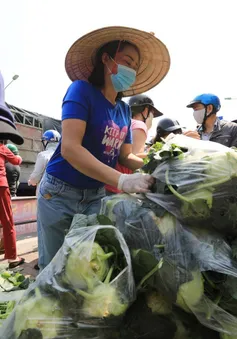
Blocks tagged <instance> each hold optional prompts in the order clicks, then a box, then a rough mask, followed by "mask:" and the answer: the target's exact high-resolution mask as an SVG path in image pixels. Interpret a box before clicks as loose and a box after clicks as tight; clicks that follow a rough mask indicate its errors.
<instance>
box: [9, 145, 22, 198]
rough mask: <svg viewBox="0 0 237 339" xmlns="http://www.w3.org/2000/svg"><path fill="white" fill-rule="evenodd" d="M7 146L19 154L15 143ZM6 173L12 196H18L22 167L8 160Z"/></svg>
mask: <svg viewBox="0 0 237 339" xmlns="http://www.w3.org/2000/svg"><path fill="white" fill-rule="evenodd" d="M6 146H7V148H8V149H9V150H10V151H11V152H12V153H13V154H15V155H19V151H18V148H17V147H16V146H15V145H13V144H6ZM6 174H7V181H8V185H9V190H10V194H11V197H16V193H17V188H18V186H19V179H20V174H21V169H20V166H19V165H13V164H11V163H10V162H6Z"/></svg>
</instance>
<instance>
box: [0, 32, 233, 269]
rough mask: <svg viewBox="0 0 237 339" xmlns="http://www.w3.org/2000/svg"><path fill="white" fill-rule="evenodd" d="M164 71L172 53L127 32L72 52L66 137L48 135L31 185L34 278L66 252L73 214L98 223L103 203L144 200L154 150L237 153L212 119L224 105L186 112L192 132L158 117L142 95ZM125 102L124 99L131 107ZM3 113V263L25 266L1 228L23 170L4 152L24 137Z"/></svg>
mask: <svg viewBox="0 0 237 339" xmlns="http://www.w3.org/2000/svg"><path fill="white" fill-rule="evenodd" d="M141 37H142V39H141ZM78 51H79V52H78ZM169 63H170V58H169V53H168V50H167V49H166V47H165V45H164V44H163V43H162V42H161V41H160V40H158V39H157V38H156V37H155V36H154V35H153V34H152V33H146V32H143V31H138V30H135V29H132V28H127V27H120V28H119V29H118V28H117V27H106V28H103V29H100V30H96V31H93V32H91V33H89V34H87V35H85V36H83V37H81V38H80V39H78V40H77V41H76V42H75V43H74V44H73V45H72V47H71V48H70V49H69V51H68V53H67V56H66V71H67V74H68V76H69V78H70V79H71V80H72V84H71V85H70V86H69V88H68V90H67V92H66V94H65V96H64V98H63V104H62V136H60V135H59V134H58V133H57V132H56V131H52V130H50V131H46V132H45V133H44V135H43V143H44V148H45V149H44V151H42V152H41V153H39V155H38V158H37V161H36V164H35V169H34V171H33V173H32V174H31V176H30V178H29V182H28V183H29V185H37V203H38V207H37V230H38V252H39V260H38V265H39V268H40V270H43V269H44V268H45V267H46V266H47V265H48V264H49V263H50V261H51V260H52V258H53V257H54V255H55V254H56V253H57V251H58V250H59V249H60V247H61V246H62V244H63V241H64V237H65V232H66V230H68V229H69V228H70V224H71V221H72V218H73V216H74V215H75V214H76V213H83V214H86V215H89V214H93V213H98V212H99V210H100V204H101V199H102V198H103V197H104V196H105V195H106V194H107V195H110V194H117V193H120V192H125V193H146V192H148V191H149V190H150V187H151V186H152V184H153V178H152V176H151V175H144V174H142V173H139V171H137V170H138V169H140V168H141V167H142V166H143V158H144V157H145V156H146V154H147V151H148V150H149V147H150V146H151V145H152V144H153V143H156V142H160V141H162V140H163V139H164V138H166V137H167V136H168V135H169V134H170V133H175V134H176V133H180V134H181V133H183V134H185V135H186V136H188V137H192V138H196V139H200V140H210V141H214V142H218V143H221V144H223V145H225V146H228V147H232V146H235V147H237V124H235V123H233V122H228V121H224V120H220V119H219V118H218V117H217V113H218V112H219V110H220V108H221V104H220V100H219V98H218V97H217V96H216V95H214V94H201V95H198V96H196V97H195V98H194V99H193V100H192V101H191V102H190V103H189V104H188V105H187V107H189V108H192V109H193V116H194V119H195V121H196V123H197V129H196V130H194V131H189V130H188V131H187V130H183V128H182V126H180V124H179V123H178V121H177V120H174V119H172V118H170V117H168V116H163V113H161V112H160V111H159V110H158V109H157V108H156V105H155V104H154V102H153V99H151V98H150V97H149V96H147V95H144V94H142V93H144V92H147V91H148V90H149V89H151V88H153V87H154V86H156V85H157V84H159V82H160V81H161V80H162V79H163V78H164V76H165V75H166V74H167V72H168V70H169ZM2 88H3V87H2ZM124 97H130V99H129V101H128V104H127V103H126V102H125V101H124V100H123V99H122V98H124ZM0 111H1V115H0V122H1V123H0V128H2V125H1V124H3V130H2V129H0V140H2V141H0V185H1V186H0V189H1V199H0V208H1V212H0V221H1V223H2V225H3V230H4V229H5V231H4V245H5V248H6V249H7V250H6V251H5V258H6V259H8V260H9V265H19V264H21V263H22V262H23V259H22V258H18V257H17V254H16V251H15V249H14V250H12V248H13V247H14V246H15V233H14V232H15V231H14V225H13V221H9V220H6V218H5V219H4V217H3V212H2V211H3V210H4V211H5V207H4V206H5V205H7V206H8V211H6V213H9V215H10V214H11V213H10V211H9V208H10V207H9V206H10V198H9V196H10V195H9V188H10V190H11V192H12V196H15V194H16V190H17V183H18V182H19V167H17V166H19V165H20V162H21V158H20V156H19V155H18V150H17V147H16V146H14V145H12V144H10V145H6V146H5V145H4V142H5V140H11V141H12V142H13V143H15V144H19V143H22V140H16V139H15V137H16V136H17V137H18V138H20V136H19V134H18V132H17V131H16V129H15V126H14V121H13V118H12V115H11V112H10V111H9V110H8V108H7V106H6V105H5V102H4V100H3V99H2V100H1V102H0ZM157 117H159V121H158V123H157V129H156V135H155V137H154V138H153V140H152V141H151V142H150V143H149V144H147V137H148V131H149V129H150V128H151V126H152V121H153V119H154V118H157ZM6 126H7V127H8V126H10V127H11V131H10V132H9V131H8V133H6V132H4V128H6ZM13 130H14V131H13ZM13 132H14V133H15V134H14V133H13ZM4 133H5V134H4ZM16 133H17V134H16ZM7 147H8V148H7ZM5 165H6V166H5ZM12 166H15V170H14V171H15V172H14V173H15V174H14V180H15V184H14V185H13V184H12V181H11V182H10V181H9V185H8V183H7V180H6V179H5V178H6V175H7V174H6V173H8V172H9V173H10V172H11V173H13V171H12ZM3 167H4V169H3ZM6 167H7V172H6V171H5V168H6ZM11 177H12V178H13V174H11ZM4 192H5V193H4ZM13 245H14V246H13ZM9 246H10V249H9ZM14 248H15V247H14Z"/></svg>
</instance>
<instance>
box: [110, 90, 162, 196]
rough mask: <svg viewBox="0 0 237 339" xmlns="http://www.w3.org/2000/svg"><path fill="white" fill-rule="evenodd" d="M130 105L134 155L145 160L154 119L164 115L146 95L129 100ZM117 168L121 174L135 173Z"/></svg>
mask: <svg viewBox="0 0 237 339" xmlns="http://www.w3.org/2000/svg"><path fill="white" fill-rule="evenodd" d="M128 105H129V107H130V109H131V113H132V120H131V130H132V140H133V143H132V153H133V154H136V155H137V156H138V157H140V158H144V157H145V156H146V155H147V154H146V153H145V152H144V149H145V143H146V139H147V135H148V130H149V129H150V128H151V126H152V121H153V118H157V117H160V116H162V115H163V113H161V112H160V111H158V109H157V108H155V106H154V103H153V101H152V100H151V98H150V97H148V96H147V95H144V94H139V95H135V96H133V97H131V98H130V99H129V102H128ZM115 168H116V170H117V171H119V172H121V173H126V174H132V173H133V171H132V170H131V169H129V168H127V167H125V166H123V165H121V164H120V163H119V162H118V164H117V165H116V167H115ZM105 189H106V194H107V195H111V194H115V193H120V192H121V191H120V190H118V189H117V187H113V186H110V185H106V186H105Z"/></svg>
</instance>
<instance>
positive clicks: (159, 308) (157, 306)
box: [146, 291, 172, 315]
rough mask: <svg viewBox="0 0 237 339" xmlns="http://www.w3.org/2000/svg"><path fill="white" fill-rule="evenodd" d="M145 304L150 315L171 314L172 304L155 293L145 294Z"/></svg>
mask: <svg viewBox="0 0 237 339" xmlns="http://www.w3.org/2000/svg"><path fill="white" fill-rule="evenodd" d="M146 304H147V306H148V307H149V308H150V309H151V311H152V313H157V314H163V315H166V314H170V313H171V312H172V304H171V303H169V302H168V301H167V299H166V298H165V297H164V296H163V295H162V294H160V293H158V292H157V291H151V292H149V293H147V295H146Z"/></svg>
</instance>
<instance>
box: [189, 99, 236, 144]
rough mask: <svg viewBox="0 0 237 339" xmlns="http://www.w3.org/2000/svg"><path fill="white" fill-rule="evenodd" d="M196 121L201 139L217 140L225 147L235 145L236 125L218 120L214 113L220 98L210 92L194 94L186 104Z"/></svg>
mask: <svg viewBox="0 0 237 339" xmlns="http://www.w3.org/2000/svg"><path fill="white" fill-rule="evenodd" d="M187 107H188V108H192V109H193V116H194V119H195V120H196V122H197V123H198V128H197V132H198V133H199V135H200V138H201V139H202V140H210V141H214V142H218V143H219V144H222V145H224V146H227V147H232V146H235V147H237V125H236V124H235V123H233V122H228V121H224V120H220V119H219V118H218V117H217V116H216V114H217V112H218V111H219V110H220V108H221V103H220V99H219V98H218V97H217V96H216V95H215V94H211V93H205V94H201V95H198V96H196V97H195V98H194V99H193V100H192V101H191V102H190V103H189V104H188V105H187Z"/></svg>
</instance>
